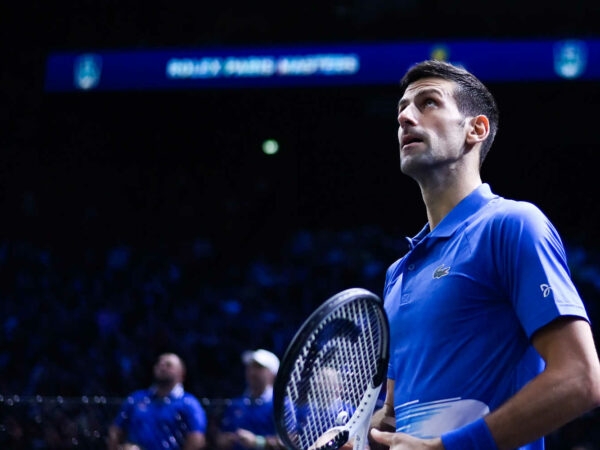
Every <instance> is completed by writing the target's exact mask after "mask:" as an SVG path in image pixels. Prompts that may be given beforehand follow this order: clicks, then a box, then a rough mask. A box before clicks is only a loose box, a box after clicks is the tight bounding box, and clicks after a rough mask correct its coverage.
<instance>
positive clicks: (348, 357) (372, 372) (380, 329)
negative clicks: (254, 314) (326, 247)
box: [274, 288, 389, 450]
mask: <svg viewBox="0 0 600 450" xmlns="http://www.w3.org/2000/svg"><path fill="white" fill-rule="evenodd" d="M388 353H389V325H388V321H387V316H386V314H385V311H384V309H383V302H382V301H381V299H380V298H379V297H378V296H377V295H375V294H373V293H372V292H369V291H368V290H365V289H361V288H351V289H347V290H345V291H342V292H340V293H338V294H336V295H334V296H333V297H331V298H329V299H328V300H327V301H325V302H324V303H323V304H322V305H321V306H319V307H318V308H317V309H316V310H315V311H314V312H313V313H312V314H311V315H310V316H309V317H308V319H306V321H305V322H304V323H303V324H302V326H301V327H300V329H299V330H298V332H297V333H296V335H295V336H294V338H293V339H292V341H291V342H290V344H289V346H288V348H287V350H286V352H285V354H284V356H283V358H282V362H281V367H280V368H279V372H278V375H277V378H276V380H275V388H274V416H275V423H276V426H277V432H278V434H279V437H280V438H281V440H282V441H283V443H284V444H285V445H286V447H288V448H290V449H294V450H337V449H339V448H340V447H341V446H342V445H344V444H345V443H346V442H348V441H350V440H352V439H354V443H353V450H363V449H364V448H365V447H366V445H367V433H368V432H369V425H370V421H371V416H372V414H373V410H374V408H375V404H376V402H377V399H378V396H379V392H380V390H381V386H382V385H383V382H384V380H385V377H386V373H387V364H388V358H389V355H388Z"/></svg>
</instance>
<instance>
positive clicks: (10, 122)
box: [0, 0, 600, 450]
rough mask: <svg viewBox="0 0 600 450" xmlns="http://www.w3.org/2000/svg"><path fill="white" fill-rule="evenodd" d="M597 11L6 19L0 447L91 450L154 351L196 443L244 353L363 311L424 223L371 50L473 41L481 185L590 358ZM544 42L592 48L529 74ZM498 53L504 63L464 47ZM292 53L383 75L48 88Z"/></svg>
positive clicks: (592, 418) (268, 10)
mask: <svg viewBox="0 0 600 450" xmlns="http://www.w3.org/2000/svg"><path fill="white" fill-rule="evenodd" d="M599 5H600V4H598V2H591V1H582V2H578V1H572V2H561V3H560V4H557V5H551V4H549V3H548V2H541V1H532V2H527V1H518V2H517V1H515V0H509V1H505V2H488V3H481V4H480V3H477V2H453V1H447V2H443V1H436V0H422V1H419V0H401V1H391V0H376V1H369V0H333V1H332V0H323V1H308V2H301V3H298V2H285V1H279V2H274V1H269V0H259V1H256V2H237V1H234V2H227V1H223V2H200V1H198V2H184V1H169V2H167V1H159V0H155V1H149V2H134V1H116V0H104V1H94V0H87V1H63V2H49V1H46V2H43V1H27V0H25V1H23V2H3V5H2V8H1V9H0V25H1V27H0V29H1V32H2V44H1V45H2V47H1V48H2V51H1V53H0V56H1V57H2V59H3V60H2V64H1V68H0V74H1V78H0V93H1V97H0V98H1V101H0V114H1V116H0V117H1V119H2V120H1V124H2V126H1V132H0V146H1V147H0V148H1V155H2V164H1V165H0V173H1V176H0V201H1V203H0V205H1V207H2V220H1V225H0V230H1V233H0V308H1V309H0V311H1V312H2V314H1V315H0V319H1V321H0V325H1V328H0V333H1V335H0V448H2V449H67V448H83V449H101V448H105V445H106V444H105V438H106V432H107V427H108V424H109V423H110V421H111V420H112V419H113V417H114V414H115V413H116V410H117V407H118V405H119V404H120V402H121V400H122V399H123V398H124V397H125V396H126V395H127V394H128V393H129V392H130V391H131V390H134V389H138V388H141V387H144V386H147V385H149V384H150V382H151V368H152V364H153V362H154V360H155V358H156V356H157V355H158V354H159V353H160V352H163V351H174V352H176V353H178V354H180V355H181V356H182V358H183V359H184V360H185V362H186V363H187V367H188V375H187V378H186V382H185V386H186V388H187V390H188V391H190V392H192V393H194V394H195V395H197V396H198V397H199V398H201V399H202V401H203V403H204V405H205V407H206V408H207V411H208V412H209V414H210V417H211V420H212V421H213V423H214V421H216V420H217V419H218V416H219V413H220V411H221V408H222V407H223V405H225V404H227V401H228V399H229V398H231V397H232V396H236V395H238V394H240V393H241V392H242V390H243V388H244V378H243V366H242V362H241V360H240V354H241V353H242V352H243V351H244V350H247V349H252V348H258V347H265V348H268V349H270V350H272V351H274V352H275V353H277V354H278V355H279V356H280V357H281V356H282V355H283V352H284V351H285V348H286V346H287V344H288V342H289V341H290V339H291V337H292V336H293V334H294V333H295V331H296V329H297V327H298V326H299V325H300V323H301V322H302V321H303V319H304V318H306V317H307V316H308V315H309V313H310V312H311V311H312V310H313V309H314V308H315V307H316V306H317V305H318V304H320V303H321V302H322V301H324V300H325V299H326V298H328V297H329V296H331V295H333V294H334V293H336V292H338V291H341V290H343V289H346V288H348V287H354V286H360V287H364V288H367V289H370V290H372V291H373V292H375V293H377V294H378V295H381V292H382V288H383V281H384V274H385V269H386V268H387V266H388V265H389V264H390V263H392V262H393V261H394V260H395V259H397V258H398V257H399V256H401V255H402V252H403V251H404V236H407V235H413V234H415V233H416V232H417V231H418V230H419V229H420V227H421V226H422V225H423V224H424V223H425V221H426V217H425V211H424V209H423V207H422V203H421V199H420V193H419V191H418V188H417V186H416V184H415V183H414V182H413V181H412V180H410V179H407V178H406V177H404V176H403V175H401V174H400V172H399V168H398V166H399V164H398V145H397V137H396V132H397V124H396V103H397V101H398V96H397V85H396V82H397V80H398V79H399V78H400V76H401V75H402V72H403V71H404V70H405V68H406V67H405V66H404V65H400V67H399V69H398V70H397V71H395V70H396V69H395V67H396V64H395V62H394V61H395V58H396V57H400V56H401V55H395V54H393V53H391V54H387V55H382V54H380V53H377V48H379V47H378V45H380V44H382V43H394V44H401V45H403V46H408V48H409V49H412V47H410V46H411V45H413V44H414V45H421V44H422V43H425V44H426V45H425V46H426V47H428V48H431V49H435V53H434V54H432V53H431V52H433V50H432V51H431V52H429V53H428V52H421V53H419V51H415V52H414V53H411V54H410V55H411V56H410V58H414V61H413V62H417V61H418V60H421V59H426V58H427V57H430V56H434V55H435V56H440V57H445V58H448V59H450V60H452V59H453V58H454V56H455V55H454V54H453V53H452V48H453V42H468V43H470V45H471V44H473V45H472V47H469V48H470V49H471V50H470V51H472V52H473V54H470V53H469V54H468V57H469V58H471V57H472V58H473V60H474V61H479V60H481V59H482V58H483V57H485V58H487V59H486V61H491V62H492V63H493V64H495V65H494V66H493V67H491V66H490V67H488V68H487V69H486V70H488V72H486V73H489V74H490V75H489V78H488V79H485V77H484V81H487V84H488V85H489V87H490V88H491V89H492V91H493V92H494V94H495V95H496V97H497V100H498V102H499V105H500V109H501V123H500V131H499V134H498V137H497V140H496V143H495V144H494V147H493V148H492V151H491V153H490V155H489V157H488V159H487V161H486V163H485V165H484V169H483V175H484V178H485V180H484V181H486V182H489V183H490V184H491V186H492V188H493V189H494V190H495V191H496V192H497V193H499V194H501V195H503V196H505V197H513V198H519V199H524V200H529V201H531V202H533V203H536V204H537V205H538V206H540V207H541V208H542V209H543V210H544V211H545V212H546V214H547V215H548V216H549V217H550V219H551V220H552V221H553V222H554V223H555V225H556V226H557V228H558V229H559V232H560V233H561V235H562V237H563V239H564V241H565V245H566V247H567V251H568V256H569V262H570V265H571V270H572V273H573V277H574V279H575V281H576V283H577V286H578V288H579V290H580V292H581V293H582V296H583V297H584V300H585V302H586V306H587V307H588V312H589V314H590V316H591V318H592V320H593V325H594V330H595V333H596V338H598V337H599V336H600V329H598V327H597V324H598V321H599V320H600V317H599V314H600V313H599V308H600V258H599V256H598V252H599V250H600V239H599V233H598V224H599V223H600V221H599V217H598V215H599V208H598V206H597V203H598V194H599V193H600V192H599V189H598V180H599V175H598V165H597V153H598V149H599V148H600V137H599V135H598V131H599V127H598V114H597V109H598V105H600V75H598V74H599V72H600V71H599V69H598V66H600V52H599V51H598V50H597V48H598V44H597V43H596V39H597V38H599V37H600V36H599V33H598V23H600V22H599V20H600V6H599ZM546 41H552V42H569V43H575V44H573V45H574V47H572V48H573V49H575V50H577V49H581V46H578V45H579V44H582V43H583V45H584V47H585V43H589V49H590V50H589V52H588V53H585V54H583V55H581V54H570V56H571V57H572V58H573V59H574V60H575V61H576V62H575V64H577V63H580V64H583V65H585V66H586V67H589V72H588V73H590V75H589V76H588V75H586V72H585V71H584V72H583V74H582V75H581V76H579V72H577V73H575V74H570V75H568V76H563V77H559V76H556V74H554V73H551V74H549V75H546V74H544V73H542V72H543V70H542V69H543V68H544V67H545V66H544V63H543V61H542V62H539V63H538V60H537V58H538V56H539V55H538V54H537V53H535V50H534V53H533V54H532V56H529V54H525V53H524V52H526V51H529V50H528V48H529V47H528V45H529V44H530V43H535V42H546ZM493 42H509V43H510V47H509V48H510V51H509V52H508V53H498V54H497V55H496V54H495V53H493V52H492V54H491V55H490V53H486V51H485V46H484V47H483V50H482V47H479V46H478V44H485V45H487V44H490V43H493ZM298 45H301V46H303V49H310V51H311V52H312V54H319V51H320V50H319V49H320V48H321V47H320V46H324V45H335V46H340V45H343V46H344V47H343V49H344V51H346V54H352V55H356V54H358V55H361V53H360V52H361V51H362V50H360V49H362V48H363V47H364V46H371V47H370V48H372V49H375V50H373V54H374V55H375V56H377V58H379V60H380V61H381V60H382V61H383V62H382V63H381V64H380V65H379V66H377V68H375V69H374V74H375V75H377V74H379V73H384V72H385V76H383V77H382V78H381V79H376V78H377V77H376V76H375V77H374V79H370V80H367V81H365V82H357V83H352V82H347V81H345V80H343V79H341V78H340V82H339V83H337V82H335V80H336V78H331V79H328V81H327V82H326V83H325V82H324V83H321V81H323V80H322V79H320V78H311V77H310V75H307V76H306V77H305V78H303V79H302V80H300V82H298V83H292V82H290V83H288V84H279V85H278V84H273V85H271V84H269V81H268V80H266V79H265V80H263V81H261V80H258V81H257V77H256V76H254V77H248V78H246V79H245V78H244V77H238V78H237V79H236V80H233V81H232V84H230V85H223V86H216V85H215V86H212V85H210V80H208V81H206V80H205V81H206V82H207V85H206V86H203V85H202V82H203V81H202V80H196V81H197V82H198V83H197V84H193V83H190V84H188V85H185V84H182V85H181V86H179V87H178V88H172V86H170V85H167V84H160V83H159V82H158V81H156V83H155V84H152V82H151V81H148V79H149V78H147V77H150V75H151V74H150V72H145V71H144V70H138V71H137V72H135V73H129V72H127V71H126V70H124V71H123V72H121V73H120V75H119V76H117V77H116V78H115V79H114V80H113V81H114V82H115V83H116V84H115V86H119V83H120V82H121V81H123V80H124V79H126V78H127V79H129V81H130V82H131V83H132V85H130V86H128V87H122V88H114V89H111V88H106V89H102V87H103V85H102V82H103V81H100V84H98V85H97V88H96V86H95V85H94V83H97V82H98V80H97V79H94V78H93V76H98V75H99V74H102V70H106V74H108V70H109V67H108V66H105V67H101V66H98V65H96V66H94V62H97V61H99V60H98V59H91V60H89V61H91V62H90V64H91V70H90V73H91V77H92V78H90V79H89V80H88V82H89V84H88V85H85V86H84V87H83V88H82V85H80V86H79V87H78V86H76V85H75V84H73V79H72V78H69V79H68V80H69V83H71V84H70V85H69V88H65V89H53V88H52V86H50V85H49V84H48V73H49V71H50V66H49V61H50V59H51V58H52V57H53V56H56V55H65V54H68V55H84V54H85V55H88V54H93V55H101V56H102V55H104V56H105V59H104V61H109V56H110V53H111V52H115V51H126V52H129V53H127V54H129V55H132V54H136V52H146V51H148V52H159V53H160V52H169V51H175V50H179V49H187V50H191V51H193V52H195V54H199V55H202V54H203V52H207V53H208V54H212V55H214V54H221V55H226V54H227V52H236V51H238V49H249V48H250V49H252V51H254V53H252V52H250V53H248V54H250V55H256V54H259V53H260V52H261V51H262V52H263V53H264V52H268V51H269V49H271V48H273V47H274V46H279V47H281V46H283V47H286V48H289V49H293V48H296V47H294V46H298ZM346 46H347V47H346ZM353 46H357V47H356V48H357V49H359V50H356V49H354V50H351V51H349V52H348V51H347V50H348V49H349V48H350V49H353ZM336 48H338V47H336ZM340 48H341V47H340ZM403 48H404V47H403ZM575 50H573V51H575ZM290 51H291V50H290ZM303 51H304V50H303ZM411 51H412V50H411ZM305 53H306V52H305ZM305 53H303V54H305ZM575 53H576V52H575ZM412 55H414V56H412ZM485 58H484V59H485ZM124 59H126V60H127V61H126V62H127V64H135V63H132V62H131V61H134V60H135V58H134V57H133V56H132V57H131V60H129V59H128V58H124ZM492 63H490V64H492ZM486 64H487V63H486ZM521 64H523V66H521ZM466 65H467V66H468V63H467V64H466ZM550 66H551V64H550ZM74 67H75V66H68V70H67V72H68V73H69V74H70V75H69V77H70V76H71V75H72V74H74V73H75V72H74V70H75V69H74ZM128 67H129V66H128ZM365 67H366V66H365ZM482 67H484V66H482ZM496 67H497V68H501V69H502V70H499V69H496ZM361 68H362V66H361ZM62 69H64V67H63V68H62ZM117 69H118V67H117ZM538 69H539V71H538ZM65 70H66V69H65ZM482 70H483V69H482ZM117 73H118V74H119V72H118V71H117ZM495 75H497V76H495ZM73 76H75V75H73ZM101 76H102V75H100V77H101ZM136 77H137V78H136ZM100 80H102V78H100ZM319 80H321V81H319ZM331 80H334V81H331ZM136 83H139V84H136ZM145 83H150V85H146V84H145ZM182 86H183V87H182ZM273 141H275V142H276V144H277V150H278V151H277V152H275V153H273V154H269V153H270V151H271V150H273V148H274V143H273ZM265 142H270V143H271V144H270V146H269V145H267V147H266V149H267V152H266V153H265V151H264V147H263V145H264V143H265ZM598 430H600V416H599V413H598V412H597V411H593V412H591V413H590V414H587V415H585V416H584V417H581V418H580V419H578V420H576V421H574V422H573V423H571V424H568V425H567V426H565V427H563V428H562V429H560V430H559V431H558V432H556V433H554V434H553V435H551V436H549V437H548V438H547V447H548V448H549V449H550V450H559V449H561V450H562V449H565V450H575V449H584V448H585V449H588V450H590V449H599V448H600V440H599V439H600V438H599V435H598ZM209 442H210V441H209ZM583 445H587V446H586V447H584V446H583Z"/></svg>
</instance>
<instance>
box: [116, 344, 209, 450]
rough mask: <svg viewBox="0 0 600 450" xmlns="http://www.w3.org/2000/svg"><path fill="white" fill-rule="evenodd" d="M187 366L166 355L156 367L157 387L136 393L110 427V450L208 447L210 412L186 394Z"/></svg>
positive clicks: (155, 384)
mask: <svg viewBox="0 0 600 450" xmlns="http://www.w3.org/2000/svg"><path fill="white" fill-rule="evenodd" d="M184 377H185V365H184V363H183V361H182V360H181V359H180V358H179V356H177V355H175V354H173V353H165V354H162V355H160V356H159V358H158V360H157V362H156V364H155V365H154V384H153V385H152V386H151V387H150V388H148V389H143V390H139V391H135V392H133V393H132V394H131V395H130V396H129V397H127V399H126V400H125V401H124V402H123V405H122V406H121V410H120V411H119V413H118V415H117V417H116V418H115V420H114V422H113V423H112V424H111V426H110V427H109V436H108V449H109V450H117V449H118V450H154V449H156V450H165V449H182V450H200V449H203V448H204V447H205V445H206V440H205V435H206V426H207V417H206V412H205V411H204V409H203V408H202V405H201V404H200V402H199V401H198V399H197V398H196V397H194V396H193V395H192V394H190V393H188V392H185V391H184V389H183V380H184Z"/></svg>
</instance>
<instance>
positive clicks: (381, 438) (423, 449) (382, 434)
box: [371, 428, 444, 450]
mask: <svg viewBox="0 0 600 450" xmlns="http://www.w3.org/2000/svg"><path fill="white" fill-rule="evenodd" d="M371 438H372V439H373V440H374V441H375V442H378V443H380V444H383V445H385V446H387V447H389V448H390V450H444V446H443V444H442V440H441V439H440V438H435V439H418V438H416V437H412V436H410V435H408V434H404V433H391V432H387V431H379V430H377V429H376V428H373V429H372V430H371Z"/></svg>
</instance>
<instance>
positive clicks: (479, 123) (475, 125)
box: [467, 114, 490, 144]
mask: <svg viewBox="0 0 600 450" xmlns="http://www.w3.org/2000/svg"><path fill="white" fill-rule="evenodd" d="M489 134H490V121H489V120H488V118H487V116H484V115H483V114H480V115H478V116H475V117H473V118H471V122H470V129H469V130H468V132H467V143H469V144H477V143H478V142H483V141H485V139H486V138H487V137H488V135H489Z"/></svg>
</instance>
